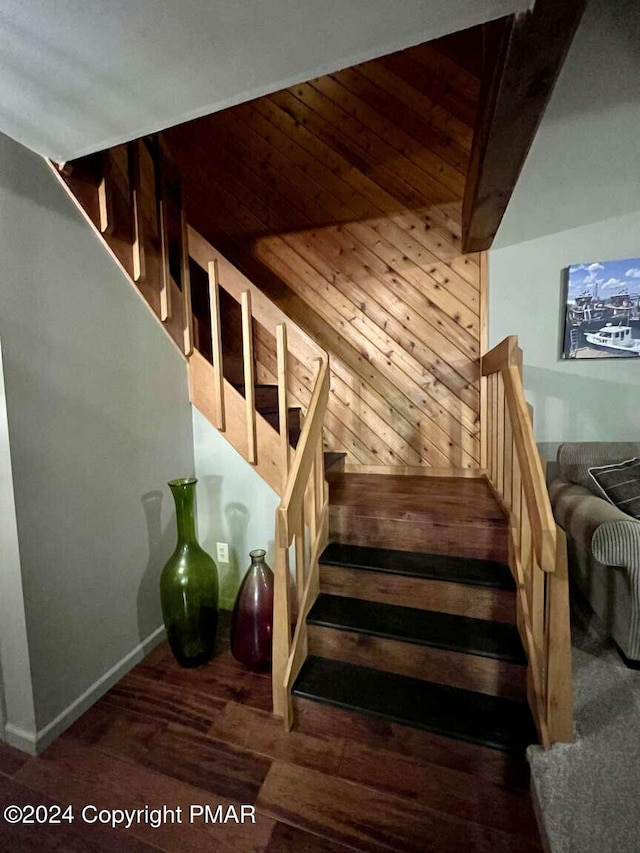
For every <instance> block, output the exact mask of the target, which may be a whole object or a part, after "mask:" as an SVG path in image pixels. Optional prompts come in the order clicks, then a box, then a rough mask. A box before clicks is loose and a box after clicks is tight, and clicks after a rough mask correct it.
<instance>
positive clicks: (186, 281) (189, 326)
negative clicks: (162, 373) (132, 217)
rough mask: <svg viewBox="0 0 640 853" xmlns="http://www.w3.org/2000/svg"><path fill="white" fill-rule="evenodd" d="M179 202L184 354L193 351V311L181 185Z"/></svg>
mask: <svg viewBox="0 0 640 853" xmlns="http://www.w3.org/2000/svg"><path fill="white" fill-rule="evenodd" d="M178 198H179V203H180V283H181V285H182V334H183V349H184V354H185V355H186V356H187V357H188V356H190V355H191V353H192V352H193V311H192V309H191V272H190V270H189V231H188V225H187V212H186V210H185V206H184V195H183V192H182V185H180V188H179V195H178Z"/></svg>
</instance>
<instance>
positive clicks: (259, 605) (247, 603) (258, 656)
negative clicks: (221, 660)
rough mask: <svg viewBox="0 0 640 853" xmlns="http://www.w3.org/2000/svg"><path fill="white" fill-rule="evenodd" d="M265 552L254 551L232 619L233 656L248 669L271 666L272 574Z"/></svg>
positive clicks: (239, 591) (251, 553) (261, 668)
mask: <svg viewBox="0 0 640 853" xmlns="http://www.w3.org/2000/svg"><path fill="white" fill-rule="evenodd" d="M265 555H266V551H263V550H261V549H260V550H257V551H251V552H250V553H249V556H250V557H251V565H250V566H249V569H248V571H247V573H246V575H245V576H244V580H243V581H242V584H241V586H240V589H239V590H238V595H237V598H236V603H235V606H234V608H233V615H232V616H231V632H230V639H231V654H232V655H233V656H234V658H235V659H236V660H237V661H239V662H240V663H242V664H244V665H245V666H246V667H248V668H249V669H254V670H263V669H268V667H269V666H270V665H271V635H272V630H273V572H272V571H271V569H270V568H269V566H268V565H267V564H266V563H265V561H264V558H265Z"/></svg>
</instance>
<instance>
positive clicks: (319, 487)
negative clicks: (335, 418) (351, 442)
mask: <svg viewBox="0 0 640 853" xmlns="http://www.w3.org/2000/svg"><path fill="white" fill-rule="evenodd" d="M316 475H317V478H316V513H317V516H318V518H317V521H318V522H319V521H320V514H321V513H322V507H323V506H324V487H325V481H324V447H323V444H322V434H320V438H319V439H318V446H317V447H316Z"/></svg>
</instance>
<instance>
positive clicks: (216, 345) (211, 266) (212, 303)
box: [207, 260, 225, 432]
mask: <svg viewBox="0 0 640 853" xmlns="http://www.w3.org/2000/svg"><path fill="white" fill-rule="evenodd" d="M207 273H208V275H209V310H210V313H211V351H212V353H213V383H214V393H215V398H216V413H217V423H216V424H215V426H216V428H217V429H219V430H221V431H222V432H224V430H225V414H224V374H223V369H222V367H223V366H222V327H221V323H220V284H219V282H218V261H217V260H213V261H209V263H208V264H207Z"/></svg>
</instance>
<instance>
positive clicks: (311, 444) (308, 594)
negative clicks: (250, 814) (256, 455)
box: [272, 359, 329, 729]
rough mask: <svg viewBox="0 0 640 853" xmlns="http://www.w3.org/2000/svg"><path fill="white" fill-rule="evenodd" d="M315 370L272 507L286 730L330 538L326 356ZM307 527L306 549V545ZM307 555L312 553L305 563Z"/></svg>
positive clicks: (276, 696) (276, 698) (278, 689)
mask: <svg viewBox="0 0 640 853" xmlns="http://www.w3.org/2000/svg"><path fill="white" fill-rule="evenodd" d="M317 368H318V372H317V376H316V380H315V384H314V388H313V394H312V396H311V402H310V404H309V409H308V412H307V417H306V419H305V422H304V426H303V429H302V433H301V435H300V439H299V441H298V446H297V448H296V451H295V454H294V457H293V460H292V463H291V468H290V470H289V476H288V478H287V482H286V485H285V489H284V492H283V495H282V500H281V502H280V506H279V507H278V509H277V511H276V570H275V589H274V622H273V663H272V665H273V709H274V713H275V714H278V715H280V716H282V717H283V718H284V723H285V727H286V728H287V729H289V728H291V724H292V704H291V691H290V689H291V685H292V683H293V680H294V679H295V677H296V676H297V674H298V671H299V669H300V666H301V665H302V663H303V662H304V658H305V657H306V645H307V635H306V615H307V613H308V611H309V609H310V608H311V605H312V604H313V601H314V600H315V597H316V596H317V591H318V586H319V580H318V559H319V556H320V554H321V553H322V550H323V548H324V546H325V544H326V541H327V538H328V505H329V502H328V487H327V484H326V482H325V479H324V458H323V449H322V428H323V424H324V418H325V413H326V409H327V403H328V400H329V363H328V360H322V359H317ZM305 498H307V499H308V500H305ZM307 529H308V543H307V544H308V547H305V532H306V530H307ZM294 539H295V556H296V572H295V576H296V584H297V600H298V617H297V624H296V631H295V634H294V638H293V642H291V575H290V571H289V548H290V546H291V545H292V544H293V542H294ZM307 553H309V555H310V558H309V561H308V562H307V561H306V554H307Z"/></svg>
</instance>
